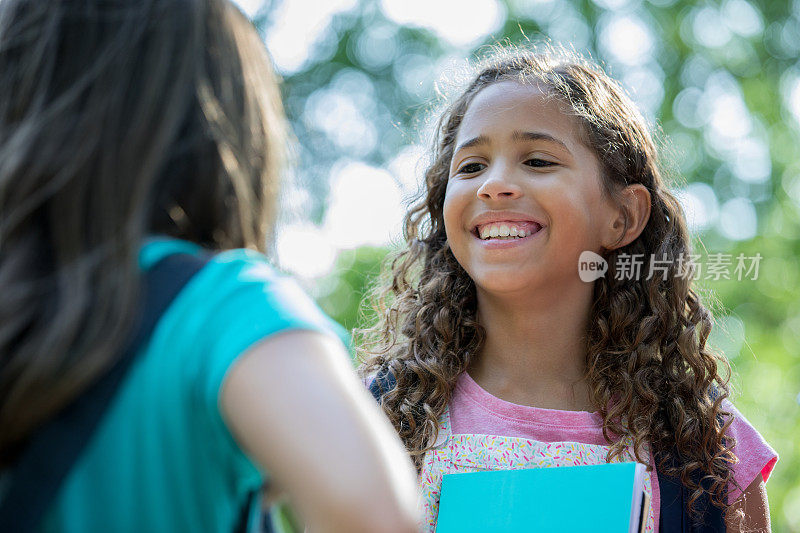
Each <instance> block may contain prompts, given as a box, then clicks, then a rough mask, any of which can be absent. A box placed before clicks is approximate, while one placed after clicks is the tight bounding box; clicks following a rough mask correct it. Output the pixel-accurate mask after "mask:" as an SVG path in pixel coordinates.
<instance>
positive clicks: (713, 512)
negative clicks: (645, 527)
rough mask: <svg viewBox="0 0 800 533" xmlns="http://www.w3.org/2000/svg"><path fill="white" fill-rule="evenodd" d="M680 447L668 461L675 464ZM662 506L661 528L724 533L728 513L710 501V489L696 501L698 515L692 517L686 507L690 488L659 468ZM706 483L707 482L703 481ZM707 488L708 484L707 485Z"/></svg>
mask: <svg viewBox="0 0 800 533" xmlns="http://www.w3.org/2000/svg"><path fill="white" fill-rule="evenodd" d="M677 457H678V455H677V450H675V449H674V450H673V451H672V453H670V456H669V457H668V458H667V464H669V465H671V466H673V467H675V466H677V465H678V462H677ZM656 474H657V476H658V489H659V495H660V499H661V508H660V510H659V517H658V530H659V531H665V532H667V531H669V532H673V531H674V532H675V533H724V532H725V530H726V529H725V516H724V514H723V512H722V509H720V508H719V507H717V506H716V505H714V504H713V503H711V497H710V496H709V495H708V492H705V493H703V495H702V496H701V497H700V498H699V499H698V500H697V502H695V507H696V508H697V512H698V514H697V516H696V517H692V516H690V515H689V512H688V510H687V507H686V506H687V503H688V502H689V497H690V494H689V490H688V489H687V488H686V487H685V486H684V485H683V483H681V480H680V479H679V478H677V477H672V476H667V475H665V474H662V473H661V472H659V471H658V469H657V468H656ZM695 478H696V479H697V477H695ZM703 485H704V486H705V485H706V484H705V483H704V484H703ZM706 488H707V487H706Z"/></svg>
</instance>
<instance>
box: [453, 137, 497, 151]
mask: <svg viewBox="0 0 800 533" xmlns="http://www.w3.org/2000/svg"><path fill="white" fill-rule="evenodd" d="M486 144H492V141H491V140H490V139H489V137H487V136H486V135H478V136H477V137H473V138H472V139H470V140H468V141H464V142H463V143H461V144H459V145H458V146H457V147H456V149H455V151H454V152H453V153H454V154H455V153H456V152H459V151H461V150H463V149H464V148H472V147H473V146H481V145H486Z"/></svg>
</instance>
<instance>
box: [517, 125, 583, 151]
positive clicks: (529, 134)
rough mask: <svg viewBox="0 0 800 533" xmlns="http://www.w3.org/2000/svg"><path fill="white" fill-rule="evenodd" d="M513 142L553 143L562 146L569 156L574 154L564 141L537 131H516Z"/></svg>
mask: <svg viewBox="0 0 800 533" xmlns="http://www.w3.org/2000/svg"><path fill="white" fill-rule="evenodd" d="M511 140H512V141H549V142H552V143H556V144H557V145H559V146H561V147H562V148H563V149H564V150H566V151H567V153H568V154H570V155H571V154H572V152H570V151H569V148H567V145H566V144H564V143H563V142H562V141H560V140H558V139H556V138H555V137H553V136H552V135H550V134H549V133H540V132H536V131H515V132H514V133H512V134H511Z"/></svg>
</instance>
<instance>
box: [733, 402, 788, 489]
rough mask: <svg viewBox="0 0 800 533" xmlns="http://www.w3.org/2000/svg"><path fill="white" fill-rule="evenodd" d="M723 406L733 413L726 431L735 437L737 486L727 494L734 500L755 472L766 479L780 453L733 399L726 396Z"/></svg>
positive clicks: (734, 450) (754, 475)
mask: <svg viewBox="0 0 800 533" xmlns="http://www.w3.org/2000/svg"><path fill="white" fill-rule="evenodd" d="M722 407H723V409H724V410H725V411H727V412H729V413H730V414H731V423H730V425H729V426H728V429H727V431H726V433H725V434H726V436H727V437H729V438H731V439H733V441H734V446H733V453H734V455H736V458H737V460H738V461H737V463H736V464H735V465H733V473H734V476H733V477H734V480H735V481H736V483H735V485H738V487H737V486H734V487H731V490H730V493H729V495H728V500H729V501H730V502H734V501H736V500H737V499H738V498H739V496H740V495H741V493H742V490H744V489H746V488H747V487H748V486H749V485H750V483H752V482H753V480H755V479H756V476H758V475H761V477H762V478H763V479H764V481H765V482H766V481H767V479H768V478H769V476H770V474H771V473H772V470H773V468H774V467H775V463H777V462H778V454H777V452H776V451H775V450H774V449H773V448H772V446H770V445H769V443H767V441H766V440H765V439H764V437H763V436H762V435H761V433H759V432H758V430H756V428H755V427H754V426H753V424H751V423H750V421H749V420H748V419H747V418H746V417H745V416H744V415H743V414H742V413H741V412H740V411H739V410H738V409H737V408H736V406H734V405H733V402H731V401H729V400H727V399H726V400H723V402H722Z"/></svg>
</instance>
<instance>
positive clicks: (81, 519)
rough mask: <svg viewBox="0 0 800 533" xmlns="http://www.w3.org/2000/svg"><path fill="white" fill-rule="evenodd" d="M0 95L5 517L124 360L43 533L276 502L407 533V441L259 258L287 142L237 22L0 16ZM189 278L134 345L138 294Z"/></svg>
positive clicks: (320, 323)
mask: <svg viewBox="0 0 800 533" xmlns="http://www.w3.org/2000/svg"><path fill="white" fill-rule="evenodd" d="M0 88H1V90H0V292H2V294H3V297H2V299H0V469H2V477H0V481H2V480H3V479H5V482H3V483H0V501H2V499H3V498H9V497H12V496H13V491H14V484H13V483H10V487H9V482H8V479H9V478H10V477H11V476H10V474H9V473H10V472H13V471H14V468H15V466H16V465H17V464H18V461H20V460H21V457H23V456H25V453H26V448H27V447H28V446H29V445H30V443H31V442H33V441H35V440H36V438H37V435H38V434H39V433H40V432H41V431H43V430H44V429H46V428H47V427H48V425H49V424H51V423H52V421H53V420H54V419H57V418H58V417H59V415H60V414H61V413H63V412H64V411H65V409H68V408H69V407H70V406H71V405H73V404H75V403H76V402H79V401H80V400H81V397H82V396H83V397H85V396H86V394H87V391H88V390H90V389H91V387H92V385H93V384H95V383H97V382H100V381H103V380H104V376H106V375H107V374H108V373H109V372H110V371H111V370H112V369H114V368H115V365H117V364H118V360H119V359H120V357H121V354H122V353H124V352H125V351H126V349H127V350H130V351H131V352H135V353H136V355H135V358H132V362H131V364H130V367H129V368H128V369H127V370H126V371H125V373H124V376H123V377H122V378H121V381H120V383H119V385H118V386H117V387H116V389H115V391H114V393H113V396H112V397H111V399H110V401H109V403H108V405H107V407H106V408H105V409H104V411H103V413H102V415H101V416H100V417H99V421H98V422H97V425H96V427H95V428H94V429H93V430H92V432H91V436H90V437H89V438H88V440H87V442H86V444H85V447H84V448H83V449H82V451H81V452H80V454H79V455H78V456H77V457H76V458H75V460H74V463H73V464H71V465H70V466H69V468H68V470H67V473H66V474H65V476H64V477H63V479H62V480H60V481H59V483H58V485H57V490H55V491H54V493H53V497H52V501H49V502H46V504H45V505H44V508H45V511H44V512H42V513H41V516H37V518H36V522H35V523H36V528H35V529H37V530H39V531H81V532H94V531H97V532H101V531H102V532H105V531H150V532H152V531H232V530H234V529H236V528H239V529H242V530H253V529H254V528H255V527H256V523H257V521H258V520H257V505H255V504H253V505H249V504H248V502H255V501H256V498H252V497H251V495H252V494H253V493H254V492H257V491H258V490H259V489H260V488H261V487H262V486H263V485H264V484H265V483H267V484H268V485H271V486H277V487H281V488H283V489H285V491H286V492H287V493H288V495H289V497H290V500H291V501H292V502H293V504H294V505H295V507H296V509H297V510H298V512H299V514H300V516H301V518H302V520H303V521H304V522H305V523H306V524H307V525H308V526H309V528H310V529H311V530H313V531H341V532H345V531H347V532H355V531H370V532H375V531H398V532H399V531H403V532H405V531H413V530H414V525H415V523H416V517H415V504H414V498H415V491H414V489H415V488H414V473H413V469H412V467H411V464H410V462H409V460H408V459H407V458H406V457H405V454H404V451H403V448H402V445H401V443H400V440H399V439H398V438H397V437H396V436H395V435H394V433H393V432H392V431H391V426H390V425H389V423H388V422H387V421H386V420H385V419H384V418H383V417H382V416H381V414H380V412H379V409H378V407H377V406H375V405H374V404H373V402H372V401H371V399H370V398H369V396H368V394H367V393H366V391H364V390H363V389H362V387H361V386H360V383H359V382H358V380H357V379H356V377H355V375H354V373H353V372H352V371H351V368H350V362H349V360H348V357H347V354H346V350H345V349H344V346H343V345H342V343H341V342H340V340H339V339H338V338H337V336H336V334H335V332H336V327H335V325H333V324H332V322H330V320H329V319H327V318H326V317H325V316H324V315H323V314H322V313H321V312H320V311H319V310H318V309H317V308H316V307H315V306H314V304H313V303H312V302H311V301H310V300H309V299H308V298H307V296H305V295H304V294H303V293H302V292H301V291H300V290H299V289H297V287H296V286H295V285H294V284H293V283H292V282H291V281H289V280H287V279H285V278H282V277H280V276H279V275H278V274H277V273H276V272H275V271H274V270H273V269H272V268H271V267H270V266H269V264H268V262H267V259H266V257H265V255H263V252H264V251H265V249H266V247H267V242H268V240H269V236H270V233H271V229H270V223H271V221H272V220H273V219H274V214H275V213H274V208H275V206H276V197H277V185H278V175H279V174H280V172H281V164H282V161H283V159H284V158H283V152H284V148H285V144H286V138H287V135H286V124H285V118H284V115H283V110H282V105H281V102H280V97H279V90H278V85H277V81H276V78H275V75H274V74H273V71H272V68H271V65H270V61H269V58H268V55H267V52H266V50H265V48H264V46H263V44H262V42H261V40H260V39H259V36H258V34H257V32H256V30H255V29H254V28H253V26H252V25H251V23H250V22H249V21H248V20H247V19H246V17H244V16H243V15H242V14H241V12H239V11H238V9H237V8H236V7H234V6H233V5H232V4H231V3H230V2H228V1H227V0H5V1H3V2H0ZM176 254H182V255H183V256H187V257H190V258H202V257H205V258H206V259H205V260H204V261H205V263H204V264H203V266H202V268H200V269H199V270H198V271H197V272H196V273H195V274H194V275H193V276H192V277H191V278H190V279H189V281H188V282H187V283H186V284H185V286H182V289H181V290H180V291H179V292H178V293H177V296H176V297H175V298H174V300H172V302H171V303H170V304H169V306H168V307H167V308H166V310H165V311H164V312H163V314H161V315H159V316H160V318H159V319H158V322H157V323H156V325H155V327H154V329H153V330H152V334H151V335H149V336H148V337H147V338H146V339H142V342H141V343H139V344H138V345H137V344H133V345H131V338H132V335H133V333H134V332H135V331H136V327H137V321H138V320H139V318H140V307H141V306H142V299H143V298H142V294H143V291H144V286H145V285H146V283H145V282H144V281H145V279H146V274H147V273H148V272H149V271H151V270H152V269H154V268H157V267H158V265H159V264H160V263H161V262H162V261H164V260H166V259H168V258H170V257H172V256H175V255H176ZM68 425H69V424H67V426H68ZM68 429H69V427H68ZM75 431H76V432H80V431H82V429H81V428H75ZM40 440H41V439H40ZM67 440H69V439H67ZM51 445H52V446H53V447H54V449H55V451H54V453H58V449H59V447H60V446H61V445H60V444H59V443H57V442H54V443H51ZM34 481H37V480H34ZM27 503H28V502H26V504H27ZM242 517H244V520H243V521H242ZM237 524H238V525H237ZM0 529H3V530H7V529H6V528H5V525H0Z"/></svg>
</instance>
